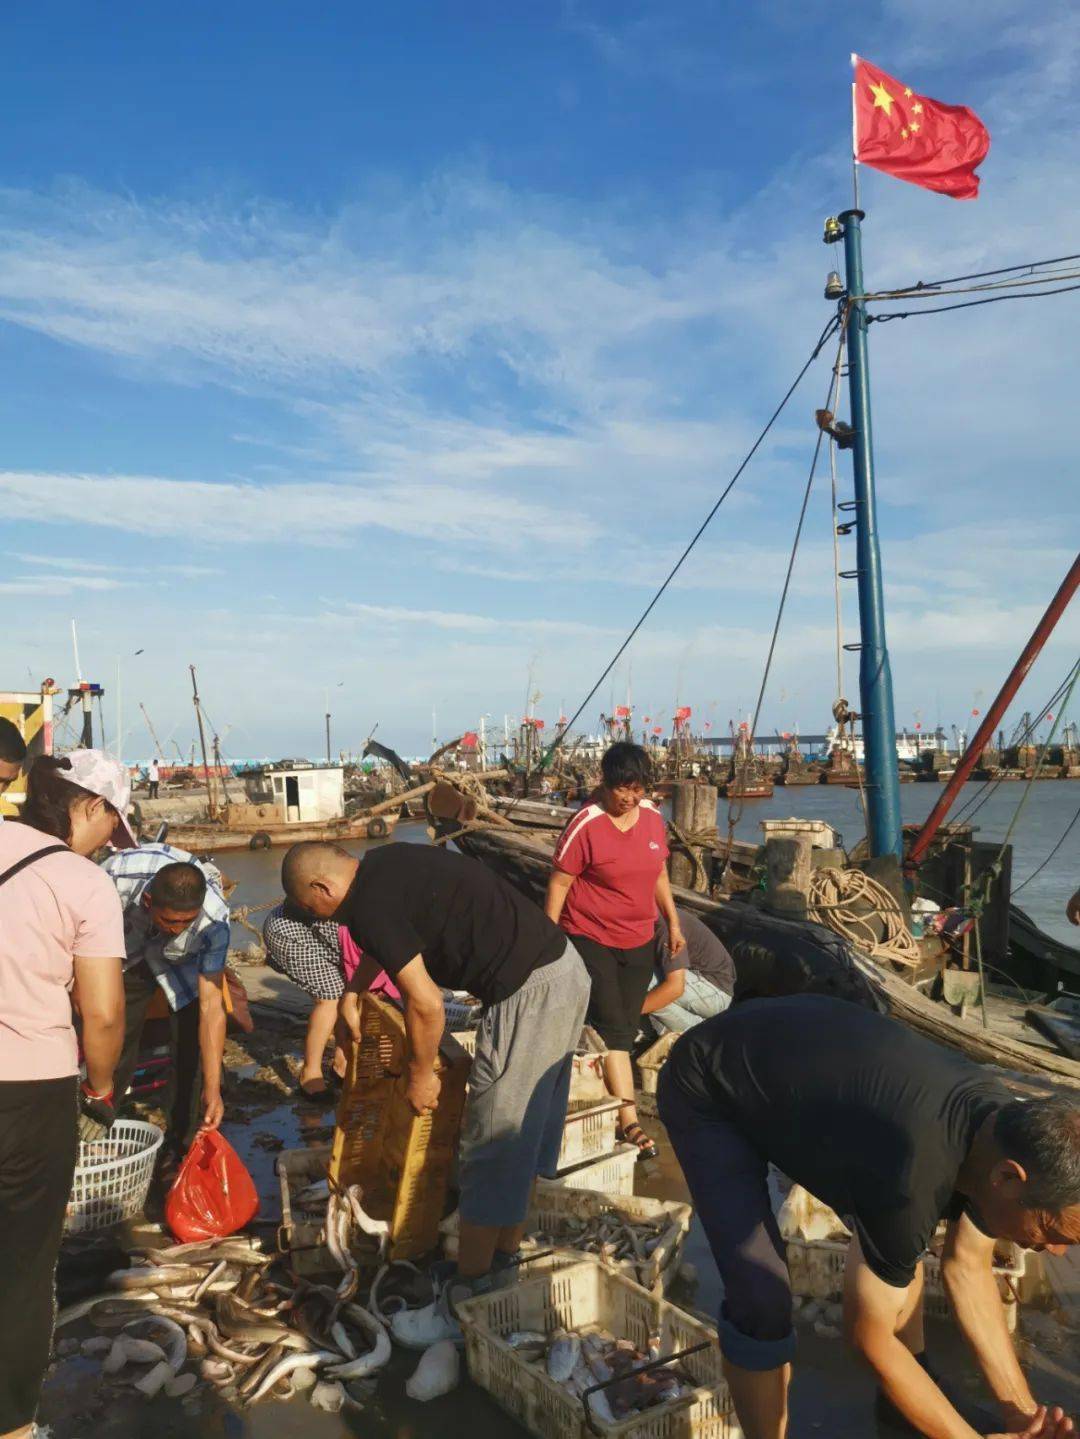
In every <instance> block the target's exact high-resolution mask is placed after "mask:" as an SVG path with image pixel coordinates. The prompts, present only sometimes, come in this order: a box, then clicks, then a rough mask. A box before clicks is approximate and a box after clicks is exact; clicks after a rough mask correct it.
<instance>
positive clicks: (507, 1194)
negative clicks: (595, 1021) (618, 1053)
mask: <svg viewBox="0 0 1080 1439" xmlns="http://www.w3.org/2000/svg"><path fill="white" fill-rule="evenodd" d="M588 1003H589V976H588V975H587V974H586V972H585V966H584V965H583V964H582V962H581V956H580V955H579V954H578V952H577V950H576V949H575V948H574V946H573V945H572V944H569V943H568V944H567V946H566V949H565V950H564V951H563V953H562V955H561V956H560V958H559V959H557V960H555V961H554V963H553V964H547V965H545V966H544V967H543V968H542V969H538V970H536V971H535V972H534V973H533V974H532V975H531V976H530V977H529V979H528V980H527V981H526V982H525V984H523V985H522V987H521V988H520V989H519V990H518V991H517V992H516V993H515V994H512V995H510V997H509V998H508V999H504V1000H501V1001H500V1002H499V1003H498V1004H493V1005H491V1006H490V1007H489V1008H488V1009H487V1010H486V1011H485V1013H484V1018H483V1019H482V1020H481V1022H480V1030H479V1033H478V1034H477V1038H476V1057H475V1058H474V1059H473V1066H472V1073H471V1075H470V1079H469V1098H468V1102H467V1104H466V1106H465V1115H464V1118H463V1120H462V1126H461V1204H460V1207H461V1217H462V1219H464V1220H465V1221H466V1223H468V1224H479V1225H486V1226H490V1227H492V1228H495V1229H503V1228H508V1227H510V1226H512V1225H515V1224H521V1223H523V1222H524V1220H525V1216H526V1214H527V1213H528V1208H529V1196H530V1194H531V1192H532V1185H533V1180H534V1179H535V1178H536V1176H537V1175H538V1174H544V1175H549V1176H550V1175H554V1173H555V1165H556V1162H557V1160H558V1157H559V1148H560V1146H561V1144H562V1135H563V1126H564V1124H565V1122H566V1104H567V1100H568V1099H569V1096H570V1076H571V1071H572V1067H573V1054H574V1049H575V1047H576V1045H577V1042H578V1039H579V1037H580V1035H581V1027H582V1025H583V1024H584V1023H585V1010H586V1008H587V1007H588Z"/></svg>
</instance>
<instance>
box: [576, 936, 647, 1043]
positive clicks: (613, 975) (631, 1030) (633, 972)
mask: <svg viewBox="0 0 1080 1439" xmlns="http://www.w3.org/2000/svg"><path fill="white" fill-rule="evenodd" d="M567 937H568V939H569V940H570V943H571V944H572V945H573V946H574V948H575V949H576V950H577V952H578V954H580V955H581V958H582V960H583V961H584V964H585V968H586V969H587V970H588V972H589V979H590V981H591V982H592V993H591V995H590V996H589V1012H588V1014H587V1015H586V1017H585V1022H586V1024H591V1025H592V1027H593V1029H595V1030H596V1032H597V1034H599V1036H600V1038H601V1039H602V1040H603V1041H604V1043H605V1044H606V1045H607V1047H608V1049H621V1050H631V1049H633V1047H634V1040H635V1039H636V1038H637V1032H638V1030H639V1029H640V1028H641V1006H642V1004H644V1002H645V996H646V994H648V992H649V985H650V983H651V982H652V976H653V965H654V963H655V961H656V945H655V943H654V942H653V940H651V939H650V940H649V942H648V944H639V945H638V947H637V948H636V949H616V948H615V946H614V945H610V944H597V942H596V940H595V939H586V938H585V936H584V935H582V934H571V935H568V936H567Z"/></svg>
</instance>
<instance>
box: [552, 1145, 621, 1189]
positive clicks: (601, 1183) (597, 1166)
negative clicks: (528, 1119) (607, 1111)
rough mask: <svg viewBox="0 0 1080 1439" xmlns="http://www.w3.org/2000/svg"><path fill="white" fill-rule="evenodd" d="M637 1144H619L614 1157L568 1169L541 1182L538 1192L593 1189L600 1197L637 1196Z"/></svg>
mask: <svg viewBox="0 0 1080 1439" xmlns="http://www.w3.org/2000/svg"><path fill="white" fill-rule="evenodd" d="M637 1159H638V1148H637V1145H636V1144H619V1145H617V1146H616V1148H615V1152H614V1153H613V1154H605V1155H604V1157H603V1158H602V1159H593V1160H591V1161H590V1162H589V1163H587V1164H579V1165H578V1166H577V1168H576V1169H570V1170H567V1172H566V1173H565V1174H560V1175H559V1176H558V1177H557V1178H555V1179H539V1180H537V1183H536V1188H537V1193H539V1192H540V1190H541V1189H542V1188H543V1187H545V1186H551V1187H552V1188H555V1189H565V1188H568V1187H569V1188H572V1189H592V1190H595V1191H596V1192H598V1193H600V1194H633V1192H634V1170H635V1168H636V1167H637Z"/></svg>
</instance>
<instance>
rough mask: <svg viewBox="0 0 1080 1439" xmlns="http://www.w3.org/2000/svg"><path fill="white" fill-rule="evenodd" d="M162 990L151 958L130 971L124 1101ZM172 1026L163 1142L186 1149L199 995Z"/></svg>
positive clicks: (196, 1105)
mask: <svg viewBox="0 0 1080 1439" xmlns="http://www.w3.org/2000/svg"><path fill="white" fill-rule="evenodd" d="M157 992H158V982H157V980H156V979H155V978H154V975H153V971H152V970H151V969H150V968H149V967H148V966H147V965H146V964H143V963H139V964H136V965H133V966H132V967H131V969H128V970H125V971H124V1003H125V1005H126V1012H125V1016H124V1048H123V1050H122V1051H121V1054H120V1063H119V1064H118V1065H117V1066H116V1074H115V1077H114V1080H113V1088H114V1091H115V1094H116V1102H117V1104H118V1105H119V1104H120V1103H121V1101H122V1099H123V1095H124V1092H125V1090H126V1089H127V1087H128V1085H129V1084H130V1083H131V1076H132V1075H133V1074H134V1072H135V1062H136V1060H137V1059H138V1057H139V1041H140V1039H141V1038H142V1031H143V1025H144V1023H145V1022H146V1011H147V1008H148V1007H149V1004H150V1001H151V999H153V997H154V995H155V994H157ZM169 1026H170V1030H171V1035H170V1037H171V1043H172V1058H173V1074H172V1081H171V1084H170V1088H169V1090H168V1091H167V1093H168V1098H167V1099H166V1102H165V1112H166V1114H167V1115H168V1125H167V1128H166V1131H165V1144H164V1145H163V1148H164V1149H166V1150H170V1151H171V1152H172V1153H173V1154H175V1155H182V1154H184V1153H186V1151H187V1148H188V1146H189V1145H190V1143H191V1141H192V1140H193V1139H194V1138H195V1131H196V1130H197V1129H198V1127H199V1124H200V1122H201V1120H202V1066H201V1064H200V1062H199V1005H198V1001H197V1000H193V1001H192V1002H191V1003H190V1004H188V1005H185V1006H184V1008H183V1009H180V1010H172V1009H170V1010H169ZM0 1432H2V1431H0Z"/></svg>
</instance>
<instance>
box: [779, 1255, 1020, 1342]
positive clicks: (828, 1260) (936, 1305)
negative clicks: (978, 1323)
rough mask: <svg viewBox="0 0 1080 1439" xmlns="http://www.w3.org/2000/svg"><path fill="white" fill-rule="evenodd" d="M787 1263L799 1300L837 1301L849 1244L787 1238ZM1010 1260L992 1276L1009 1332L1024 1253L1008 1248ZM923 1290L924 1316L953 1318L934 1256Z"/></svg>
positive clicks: (925, 1263)
mask: <svg viewBox="0 0 1080 1439" xmlns="http://www.w3.org/2000/svg"><path fill="white" fill-rule="evenodd" d="M786 1244H787V1262H788V1273H789V1274H790V1275H791V1292H792V1293H793V1294H795V1295H797V1296H798V1297H799V1298H800V1299H826V1300H829V1301H832V1302H836V1301H838V1300H839V1299H840V1298H841V1297H842V1295H843V1292H844V1268H845V1266H846V1264H847V1254H848V1244H847V1241H846V1240H834V1239H817V1240H812V1241H807V1240H804V1239H788V1240H787V1241H786ZM1009 1249H1010V1251H1011V1253H1010V1257H1009V1258H1008V1260H1006V1261H1004V1262H1001V1263H999V1262H997V1261H995V1263H994V1276H995V1278H996V1279H997V1282H998V1292H999V1294H1000V1295H1001V1302H1002V1305H1003V1306H1004V1309H1005V1322H1006V1323H1007V1324H1008V1326H1009V1332H1010V1333H1014V1332H1015V1330H1016V1321H1017V1310H1018V1309H1019V1303H1018V1298H1017V1292H1018V1287H1019V1284H1020V1281H1021V1280H1022V1279H1023V1277H1024V1265H1025V1257H1024V1251H1023V1250H1022V1249H1018V1248H1017V1247H1016V1245H1009ZM923 1273H924V1276H925V1290H924V1298H923V1305H924V1308H925V1311H926V1313H927V1314H929V1315H931V1316H933V1317H934V1318H936V1319H948V1318H950V1317H951V1315H952V1309H951V1308H950V1306H949V1301H948V1298H947V1297H946V1294H945V1285H944V1283H943V1281H942V1278H941V1260H940V1259H939V1258H938V1256H937V1255H936V1254H927V1255H926V1256H925V1257H924V1259H923Z"/></svg>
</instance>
